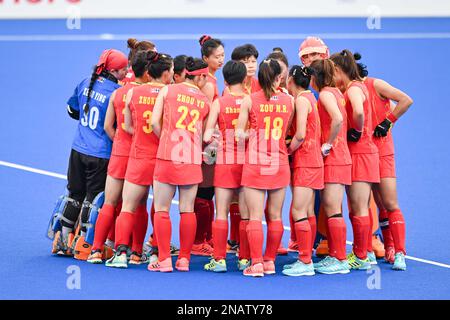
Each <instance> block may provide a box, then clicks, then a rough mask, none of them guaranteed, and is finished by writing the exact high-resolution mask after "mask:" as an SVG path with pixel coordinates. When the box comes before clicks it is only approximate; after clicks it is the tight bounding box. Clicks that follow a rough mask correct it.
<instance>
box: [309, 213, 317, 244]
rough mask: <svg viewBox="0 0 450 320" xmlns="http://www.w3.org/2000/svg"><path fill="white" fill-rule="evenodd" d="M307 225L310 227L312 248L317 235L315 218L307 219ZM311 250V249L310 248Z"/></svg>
mask: <svg viewBox="0 0 450 320" xmlns="http://www.w3.org/2000/svg"><path fill="white" fill-rule="evenodd" d="M308 221H309V225H310V226H311V246H314V242H315V241H316V233H317V220H316V216H312V217H308ZM311 250H312V248H311Z"/></svg>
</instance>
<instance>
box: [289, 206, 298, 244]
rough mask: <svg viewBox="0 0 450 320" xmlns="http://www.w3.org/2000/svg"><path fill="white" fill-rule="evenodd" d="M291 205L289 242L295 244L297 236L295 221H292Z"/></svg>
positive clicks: (290, 211)
mask: <svg viewBox="0 0 450 320" xmlns="http://www.w3.org/2000/svg"><path fill="white" fill-rule="evenodd" d="M293 205H294V204H293V203H292V202H291V207H290V209H289V226H290V227H291V241H292V242H297V234H296V232H295V221H294V216H293V215H292V207H293Z"/></svg>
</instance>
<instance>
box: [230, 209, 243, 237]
mask: <svg viewBox="0 0 450 320" xmlns="http://www.w3.org/2000/svg"><path fill="white" fill-rule="evenodd" d="M240 222H241V214H240V212H239V204H237V203H232V204H231V205H230V240H231V241H237V242H239V224H240Z"/></svg>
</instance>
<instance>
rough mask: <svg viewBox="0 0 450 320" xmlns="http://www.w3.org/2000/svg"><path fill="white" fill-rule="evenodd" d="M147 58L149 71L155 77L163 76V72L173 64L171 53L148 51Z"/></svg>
mask: <svg viewBox="0 0 450 320" xmlns="http://www.w3.org/2000/svg"><path fill="white" fill-rule="evenodd" d="M146 60H147V70H148V73H149V75H150V76H151V77H152V78H153V79H158V78H161V75H162V74H163V72H164V71H168V70H170V68H172V65H173V59H172V57H171V56H170V55H168V54H165V53H158V52H155V51H147V52H146Z"/></svg>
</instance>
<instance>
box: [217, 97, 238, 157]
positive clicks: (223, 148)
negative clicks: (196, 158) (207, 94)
mask: <svg viewBox="0 0 450 320" xmlns="http://www.w3.org/2000/svg"><path fill="white" fill-rule="evenodd" d="M243 98H244V95H242V96H239V95H234V94H232V93H228V94H227V95H225V96H224V97H221V98H219V105H220V112H219V118H218V121H217V122H218V125H219V130H220V133H221V137H222V141H221V143H220V145H219V147H218V151H217V161H216V163H218V164H242V163H243V158H242V156H243V155H244V153H242V156H241V157H240V158H239V159H238V157H237V154H238V150H237V142H236V139H235V134H234V132H235V129H236V126H237V122H238V118H239V113H240V111H241V103H242V99H243ZM242 151H243V150H242Z"/></svg>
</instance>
